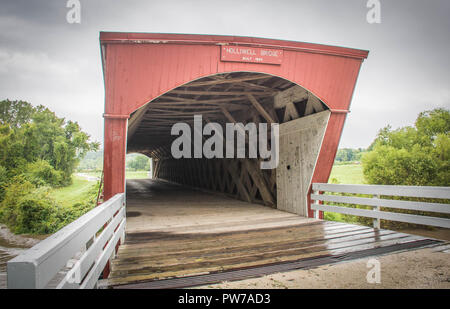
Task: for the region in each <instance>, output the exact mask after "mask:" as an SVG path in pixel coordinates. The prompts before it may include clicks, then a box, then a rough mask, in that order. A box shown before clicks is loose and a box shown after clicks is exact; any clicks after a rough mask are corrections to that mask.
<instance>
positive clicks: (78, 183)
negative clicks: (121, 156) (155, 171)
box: [50, 171, 148, 207]
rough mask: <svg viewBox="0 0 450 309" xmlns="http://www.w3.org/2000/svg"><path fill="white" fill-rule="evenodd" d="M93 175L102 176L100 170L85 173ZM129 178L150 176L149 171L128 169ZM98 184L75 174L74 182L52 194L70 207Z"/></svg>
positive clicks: (127, 175)
mask: <svg viewBox="0 0 450 309" xmlns="http://www.w3.org/2000/svg"><path fill="white" fill-rule="evenodd" d="M83 174H86V175H89V176H92V177H97V178H100V175H101V173H100V172H88V173H83ZM126 178H127V179H142V178H148V172H147V171H127V172H126ZM95 185H96V181H89V180H87V179H86V178H84V177H82V176H79V175H74V176H73V183H72V184H71V185H70V186H67V187H63V188H56V189H53V190H52V191H51V193H50V196H51V197H52V198H53V199H54V200H55V201H56V202H57V203H58V204H59V205H62V206H64V207H70V206H72V205H73V204H75V203H77V202H80V201H82V200H84V199H85V198H88V196H89V192H90V191H91V190H92V188H93V187H94V186H95Z"/></svg>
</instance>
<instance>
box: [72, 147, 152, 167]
mask: <svg viewBox="0 0 450 309" xmlns="http://www.w3.org/2000/svg"><path fill="white" fill-rule="evenodd" d="M126 169H127V170H131V171H149V170H150V159H149V158H148V157H146V156H144V155H142V154H139V153H131V154H128V155H127V157H126ZM102 170H103V150H98V151H91V152H88V153H87V154H86V155H85V156H84V158H83V159H82V160H81V162H80V164H79V165H78V168H77V171H80V172H84V171H96V172H98V171H102Z"/></svg>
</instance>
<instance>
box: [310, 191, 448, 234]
mask: <svg viewBox="0 0 450 309" xmlns="http://www.w3.org/2000/svg"><path fill="white" fill-rule="evenodd" d="M312 190H313V193H312V194H311V200H312V201H315V202H314V203H313V204H311V209H312V210H314V211H315V212H316V213H317V212H318V211H328V212H335V213H341V214H346V215H354V216H361V217H368V218H373V219H374V227H376V228H380V220H381V219H384V220H390V221H399V222H406V223H413V224H421V225H429V226H436V227H444V228H450V219H446V218H438V217H432V216H422V215H412V214H403V213H396V212H389V211H381V209H380V208H381V207H384V208H392V209H406V210H415V211H423V212H431V213H442V214H450V204H445V203H430V202H416V201H404V200H393V199H389V198H381V196H387V197H415V198H429V199H440V200H450V187H418V186H384V185H340V184H327V183H313V185H312ZM323 192H332V193H348V194H366V195H372V197H357V196H342V195H329V194H324V193H323ZM320 202H331V203H343V204H352V205H364V206H371V207H372V209H359V208H351V207H343V206H338V205H323V204H320Z"/></svg>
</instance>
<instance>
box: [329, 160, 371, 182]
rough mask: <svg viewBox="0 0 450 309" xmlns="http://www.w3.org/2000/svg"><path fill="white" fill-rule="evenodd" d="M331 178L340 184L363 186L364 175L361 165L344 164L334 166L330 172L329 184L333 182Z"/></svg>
mask: <svg viewBox="0 0 450 309" xmlns="http://www.w3.org/2000/svg"><path fill="white" fill-rule="evenodd" d="M333 178H334V179H336V180H337V181H338V183H342V184H363V183H364V175H363V171H362V165H361V164H345V165H336V164H335V165H334V166H333V169H332V170H331V175H330V179H329V180H328V182H329V183H332V182H333Z"/></svg>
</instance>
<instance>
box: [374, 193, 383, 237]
mask: <svg viewBox="0 0 450 309" xmlns="http://www.w3.org/2000/svg"><path fill="white" fill-rule="evenodd" d="M373 198H376V199H380V195H379V194H375V195H374V196H373ZM373 210H374V211H375V212H379V211H380V205H377V206H375V207H374V209H373ZM373 228H375V229H380V228H381V219H380V218H375V219H373Z"/></svg>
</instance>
